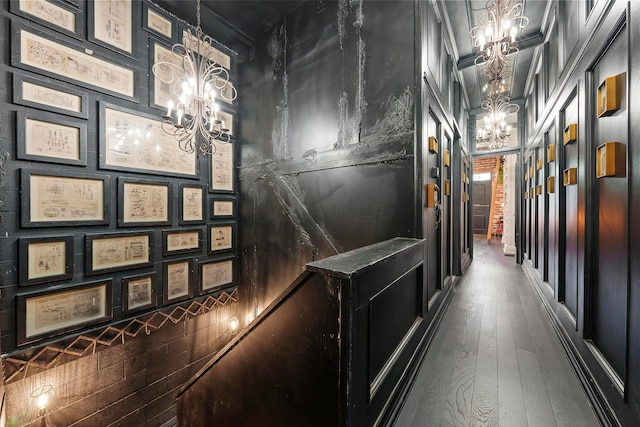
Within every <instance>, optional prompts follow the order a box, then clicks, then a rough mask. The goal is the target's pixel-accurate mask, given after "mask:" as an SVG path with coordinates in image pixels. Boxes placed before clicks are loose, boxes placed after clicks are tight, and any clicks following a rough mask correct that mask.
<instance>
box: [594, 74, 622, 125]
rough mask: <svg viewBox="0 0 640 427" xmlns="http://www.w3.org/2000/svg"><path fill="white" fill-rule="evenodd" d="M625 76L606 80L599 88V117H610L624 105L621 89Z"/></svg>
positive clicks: (619, 75)
mask: <svg viewBox="0 0 640 427" xmlns="http://www.w3.org/2000/svg"><path fill="white" fill-rule="evenodd" d="M623 77H624V74H618V75H617V76H611V77H607V78H606V79H604V81H603V82H602V83H601V84H600V86H599V87H598V117H606V116H610V115H612V114H613V113H615V112H616V111H618V110H619V109H620V107H621V104H622V99H621V98H622V96H621V94H620V92H621V91H620V87H621V86H622V84H621V83H622V82H621V80H622V78H623Z"/></svg>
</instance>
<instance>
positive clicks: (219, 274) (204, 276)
mask: <svg viewBox="0 0 640 427" xmlns="http://www.w3.org/2000/svg"><path fill="white" fill-rule="evenodd" d="M200 283H201V288H202V291H210V290H213V289H218V288H221V287H222V286H224V285H230V284H232V283H233V260H230V259H229V260H226V261H220V262H209V263H206V264H203V265H202V269H201V278H200Z"/></svg>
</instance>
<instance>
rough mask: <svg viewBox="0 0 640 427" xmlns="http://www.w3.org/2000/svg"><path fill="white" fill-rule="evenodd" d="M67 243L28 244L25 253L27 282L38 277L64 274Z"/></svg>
mask: <svg viewBox="0 0 640 427" xmlns="http://www.w3.org/2000/svg"><path fill="white" fill-rule="evenodd" d="M66 250H67V243H66V242H65V241H64V240H62V241H57V242H41V243H30V244H29V249H28V251H27V254H28V255H27V257H28V263H29V266H28V277H27V279H28V280H32V279H37V278H40V277H49V276H58V275H62V274H65V273H66V266H67V263H66V259H65V257H66Z"/></svg>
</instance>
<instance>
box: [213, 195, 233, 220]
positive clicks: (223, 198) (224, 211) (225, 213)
mask: <svg viewBox="0 0 640 427" xmlns="http://www.w3.org/2000/svg"><path fill="white" fill-rule="evenodd" d="M229 203H230V204H231V208H230V209H229V208H228V207H227V206H229ZM237 215H238V201H237V199H236V197H235V196H231V195H221V194H216V195H214V196H213V197H211V198H210V199H209V219H211V220H219V219H231V218H236V217H237Z"/></svg>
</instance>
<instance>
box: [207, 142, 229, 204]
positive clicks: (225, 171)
mask: <svg viewBox="0 0 640 427" xmlns="http://www.w3.org/2000/svg"><path fill="white" fill-rule="evenodd" d="M213 144H214V146H215V148H216V149H215V152H214V153H213V154H212V155H211V185H210V187H209V191H210V192H222V193H233V190H234V188H235V186H234V180H235V172H234V151H233V144H231V143H225V142H214V143H213Z"/></svg>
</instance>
